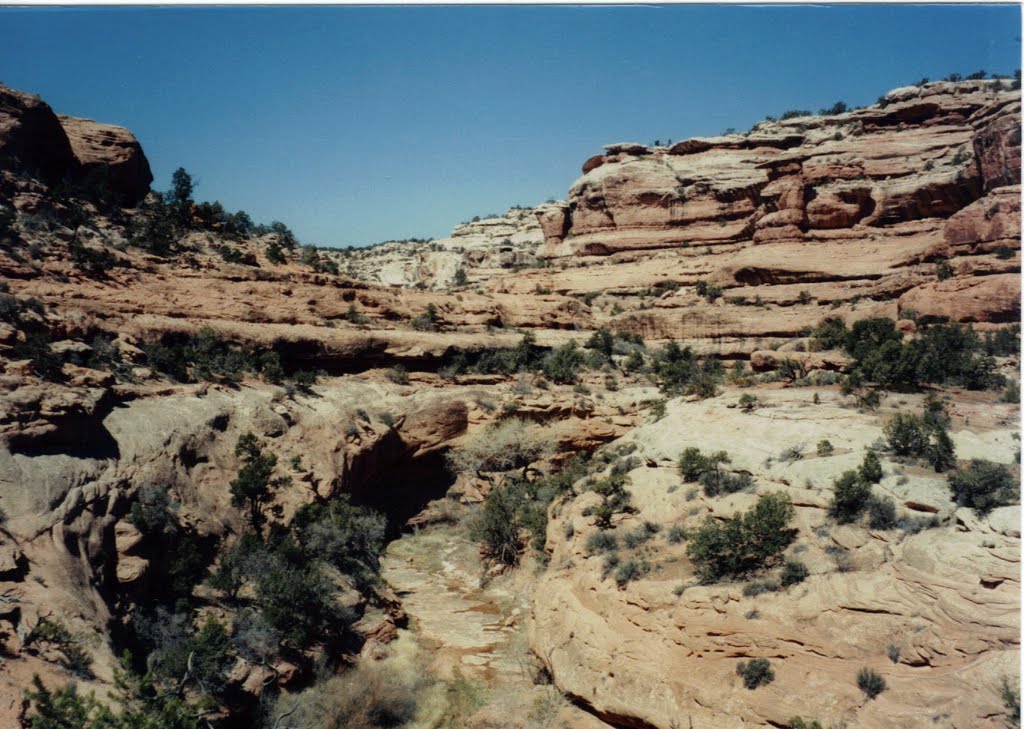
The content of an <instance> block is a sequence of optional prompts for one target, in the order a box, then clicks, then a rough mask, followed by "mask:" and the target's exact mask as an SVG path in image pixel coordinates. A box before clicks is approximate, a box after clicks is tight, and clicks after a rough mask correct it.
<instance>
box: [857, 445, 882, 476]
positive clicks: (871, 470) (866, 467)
mask: <svg viewBox="0 0 1024 729" xmlns="http://www.w3.org/2000/svg"><path fill="white" fill-rule="evenodd" d="M857 475H858V476H860V479H861V480H862V481H864V483H878V482H880V481H881V480H882V475H883V474H882V462H881V461H880V460H878V455H877V454H876V453H875V452H874V451H872V450H869V451H868V452H867V453H865V454H864V460H863V461H861V464H860V467H859V468H858V469H857Z"/></svg>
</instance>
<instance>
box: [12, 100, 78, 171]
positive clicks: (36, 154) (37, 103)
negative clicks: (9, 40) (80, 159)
mask: <svg viewBox="0 0 1024 729" xmlns="http://www.w3.org/2000/svg"><path fill="white" fill-rule="evenodd" d="M0 166H2V167H3V168H5V169H15V170H28V171H37V172H38V173H39V174H40V175H41V176H42V177H43V179H45V180H46V181H48V182H52V183H56V182H58V181H60V180H61V178H63V177H64V176H65V175H67V174H68V173H70V172H74V171H75V169H76V167H77V160H76V159H75V155H74V153H73V151H72V149H71V144H70V143H69V142H68V139H67V135H66V134H65V133H64V129H63V128H62V127H61V124H60V121H59V120H58V119H57V115H56V114H54V113H53V110H52V109H51V108H50V107H49V105H48V104H46V102H44V101H43V100H42V99H40V98H39V97H38V96H33V95H32V94H26V93H24V92H22V91H16V90H14V89H11V88H8V87H6V86H3V85H0Z"/></svg>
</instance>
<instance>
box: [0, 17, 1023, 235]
mask: <svg viewBox="0 0 1024 729" xmlns="http://www.w3.org/2000/svg"><path fill="white" fill-rule="evenodd" d="M1020 13H1021V11H1020V8H1019V7H1018V6H1014V5H1004V6H978V5H975V6H935V5H932V6H927V5H903V6H878V5H876V6H825V7H822V6H818V7H811V6H803V7H763V6H762V7H744V6H635V7H621V6H620V7H582V6H578V7H557V6H541V7H536V6H533V7H531V6H520V7H515V6H513V7H461V8H459V7H391V8H385V7H375V8H373V7H368V8H356V7H328V8H309V7H306V8H298V7H291V8H288V7H277V8H216V7H207V8H157V7H149V8H106V9H102V8H90V9H85V8H81V9H77V8H53V9H46V8H32V9H26V8H22V9H18V8H3V9H0V81H2V82H3V83H6V84H8V85H10V86H13V87H15V88H19V89H23V90H26V91H31V92H33V93H36V94H39V95H40V96H42V97H43V98H44V99H45V100H46V101H47V102H49V103H50V105H51V106H52V107H53V108H54V109H55V110H56V111H58V112H61V113H66V114H71V115H75V116H85V117H90V118H94V119H98V120H101V121H105V122H110V123H115V124H121V125H124V126H127V127H129V128H130V129H131V130H132V131H134V132H135V134H136V135H137V136H138V137H139V139H140V140H141V141H142V144H143V146H144V148H145V150H146V154H147V155H148V157H149V160H150V163H151V165H152V167H153V173H154V175H155V177H156V181H155V182H154V187H156V188H157V189H165V188H166V187H168V185H169V180H170V175H171V172H172V171H173V170H174V169H175V168H177V167H178V166H184V167H185V168H186V169H187V170H189V172H191V173H192V174H193V176H194V177H195V178H196V179H197V180H198V182H199V186H198V189H197V191H196V197H197V198H198V199H208V200H214V199H218V200H220V201H221V202H222V203H223V204H224V205H225V206H226V207H228V208H229V209H239V208H241V209H245V210H247V211H249V213H250V214H251V215H252V216H253V217H254V218H255V219H256V220H258V221H265V222H266V221H270V220H272V219H280V220H282V221H284V222H286V223H287V224H288V225H290V226H291V227H292V229H293V230H294V231H295V232H296V233H297V234H298V236H299V237H300V238H301V239H302V240H303V241H305V242H314V243H318V244H324V245H349V244H364V243H370V242H375V241H378V240H383V239H388V238H405V237H425V236H433V237H440V236H443V235H446V234H447V233H448V232H449V231H450V230H451V228H452V226H453V225H454V224H456V223H458V222H459V221H462V220H466V219H468V218H470V217H472V216H473V215H477V214H484V213H487V212H499V211H502V210H504V209H506V208H507V207H509V206H511V205H513V204H517V203H518V204H522V205H532V204H536V203H538V202H542V201H543V200H544V199H546V198H549V197H564V195H565V192H566V190H567V189H568V187H569V186H570V185H571V184H572V183H573V181H574V180H576V179H577V178H578V177H579V174H580V165H581V164H582V163H583V161H584V160H585V159H586V158H587V157H589V156H590V155H592V154H596V153H598V152H600V151H601V146H602V145H604V144H609V143H611V142H617V141H637V142H643V143H647V142H650V141H652V140H654V139H661V140H665V139H666V138H669V137H671V138H672V139H674V140H678V139H682V138H686V137H690V136H696V135H705V134H714V133H719V132H721V131H722V130H723V129H725V128H726V127H736V128H738V129H748V128H749V127H750V126H751V125H752V124H753V123H754V122H755V121H756V120H758V119H760V118H763V117H764V116H765V115H766V114H779V113H780V112H782V111H784V110H786V109H790V108H807V109H812V110H815V109H818V108H820V107H824V106H830V105H831V104H832V103H833V102H835V101H837V100H840V99H841V100H844V101H846V102H847V103H849V104H851V105H861V104H867V103H871V102H874V100H875V99H876V98H877V97H878V96H879V94H881V93H882V92H884V91H887V90H888V89H890V88H893V87H896V86H900V85H905V84H908V83H912V82H914V81H916V80H917V79H919V78H921V77H922V76H929V77H931V78H933V79H934V78H938V77H941V76H944V75H946V74H949V73H951V72H959V73H962V74H965V75H966V74H968V73H971V72H973V71H976V70H979V69H985V70H987V71H989V72H1000V73H1012V72H1013V70H1014V69H1015V68H1017V67H1018V66H1019V65H1020V53H1021V51H1020V32H1021V30H1020V28H1021V15H1020Z"/></svg>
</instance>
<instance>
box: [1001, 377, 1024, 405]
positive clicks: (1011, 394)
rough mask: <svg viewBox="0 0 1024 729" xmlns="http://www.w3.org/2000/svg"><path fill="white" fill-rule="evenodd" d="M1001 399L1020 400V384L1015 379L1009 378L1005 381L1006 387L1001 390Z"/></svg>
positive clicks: (1014, 401)
mask: <svg viewBox="0 0 1024 729" xmlns="http://www.w3.org/2000/svg"><path fill="white" fill-rule="evenodd" d="M1001 399H1002V401H1003V402H1012V403H1019V402H1020V385H1019V384H1018V383H1017V381H1016V380H1010V381H1009V382H1007V383H1006V389H1005V390H1003V397H1002V398H1001Z"/></svg>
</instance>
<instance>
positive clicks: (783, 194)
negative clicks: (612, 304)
mask: <svg viewBox="0 0 1024 729" xmlns="http://www.w3.org/2000/svg"><path fill="white" fill-rule="evenodd" d="M1002 84H1003V82H1001V81H977V82H968V83H959V84H950V83H933V84H926V85H925V86H923V87H908V88H903V89H896V90H894V91H892V92H890V93H889V94H887V95H886V96H884V97H883V102H881V103H879V104H878V105H876V106H872V107H870V108H867V109H861V110H858V111H853V112H849V113H845V114H841V115H837V116H831V117H798V118H795V119H790V120H786V121H781V122H761V123H760V124H758V125H757V126H756V127H755V128H754V130H753V131H752V132H750V133H749V134H745V135H730V136H723V137H712V138H704V139H690V140H686V141H683V142H679V143H678V144H675V145H673V146H671V147H667V148H666V147H659V148H648V147H642V146H639V145H611V146H609V147H608V148H607V150H608V151H607V153H606V154H604V155H599V156H597V157H594V158H591V160H588V162H587V164H586V165H585V166H584V172H585V174H584V176H583V177H582V178H580V179H579V180H578V181H577V182H576V183H575V184H574V185H573V186H572V188H571V189H570V190H569V196H568V202H567V203H565V204H563V205H560V206H554V207H548V208H546V209H545V211H544V212H543V213H542V214H540V215H539V216H538V217H539V218H540V221H541V224H542V226H543V228H544V233H545V246H544V248H543V249H542V250H541V255H544V256H547V257H559V256H567V255H581V254H584V255H585V254H598V255H607V254H610V253H614V252H618V251H629V250H643V249H659V248H678V247H679V246H681V245H686V244H689V245H705V246H719V245H727V244H735V243H747V244H755V245H757V244H766V243H771V242H796V241H803V242H808V243H814V242H817V241H827V240H830V239H834V238H835V237H837V235H839V234H838V233H836V232H835V231H847V232H849V231H855V232H857V233H859V236H851V235H845V236H843V237H844V239H845V240H846V241H848V242H849V243H851V244H852V243H856V242H863V241H864V240H865V239H870V235H871V234H877V233H879V232H885V233H886V234H889V235H899V234H900V232H901V230H902V228H901V226H903V225H905V224H907V223H910V222H912V221H918V220H922V219H931V218H943V219H944V218H948V217H949V216H950V215H952V214H953V213H955V212H957V211H958V210H960V209H962V208H964V207H965V206H967V205H968V204H969V203H971V202H973V201H974V200H977V199H978V198H980V197H981V196H982V195H983V194H985V193H987V192H989V191H991V190H993V189H994V188H997V187H1002V186H1005V185H1013V184H1018V183H1019V178H1020V164H1019V156H1020V128H1019V123H1017V122H1018V120H1019V116H1020V94H1019V92H1018V91H1010V90H1004V89H1003V85H1002ZM1007 88H1008V87H1007ZM558 209H560V210H561V211H562V217H561V219H559V216H558V214H557V212H556V211H557V210H558ZM851 247H852V245H851ZM762 254H763V255H770V252H769V251H762Z"/></svg>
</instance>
